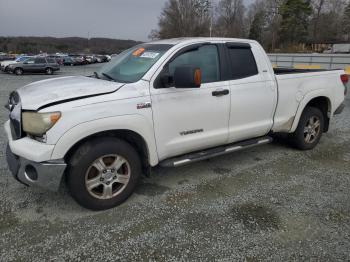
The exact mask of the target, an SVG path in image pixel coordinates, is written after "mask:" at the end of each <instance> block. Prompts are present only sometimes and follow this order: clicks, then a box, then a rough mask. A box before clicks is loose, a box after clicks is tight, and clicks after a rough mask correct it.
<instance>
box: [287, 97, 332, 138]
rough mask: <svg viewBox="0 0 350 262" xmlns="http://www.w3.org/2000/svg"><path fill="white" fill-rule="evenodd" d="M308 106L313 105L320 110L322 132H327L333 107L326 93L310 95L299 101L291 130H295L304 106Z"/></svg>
mask: <svg viewBox="0 0 350 262" xmlns="http://www.w3.org/2000/svg"><path fill="white" fill-rule="evenodd" d="M308 106H311V107H315V108H318V109H320V110H321V112H322V114H323V116H324V120H325V123H324V130H323V132H328V129H329V122H330V119H331V117H332V112H333V111H332V110H333V109H332V102H331V99H330V98H329V96H328V95H325V94H322V95H321V94H320V95H317V96H315V95H310V96H308V97H306V98H304V99H303V100H302V101H301V103H300V105H299V108H298V110H297V114H296V117H295V119H294V122H293V125H292V129H291V132H294V131H295V130H296V128H297V126H298V124H299V121H300V117H301V115H302V113H303V112H304V110H305V108H306V107H308Z"/></svg>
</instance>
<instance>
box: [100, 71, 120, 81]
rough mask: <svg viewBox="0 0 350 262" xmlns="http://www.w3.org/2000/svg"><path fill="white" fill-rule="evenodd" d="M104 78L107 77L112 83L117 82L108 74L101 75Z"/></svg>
mask: <svg viewBox="0 0 350 262" xmlns="http://www.w3.org/2000/svg"><path fill="white" fill-rule="evenodd" d="M101 74H102V75H103V76H105V77H106V78H108V79H109V80H111V81H114V82H117V81H116V80H115V79H114V78H113V77H111V76H110V75H109V74H106V73H101Z"/></svg>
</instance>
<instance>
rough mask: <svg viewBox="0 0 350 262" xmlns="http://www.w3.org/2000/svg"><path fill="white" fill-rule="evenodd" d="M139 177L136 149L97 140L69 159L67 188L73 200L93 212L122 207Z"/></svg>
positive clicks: (113, 141) (126, 145)
mask: <svg viewBox="0 0 350 262" xmlns="http://www.w3.org/2000/svg"><path fill="white" fill-rule="evenodd" d="M140 175H141V162H140V159H139V156H138V154H137V152H136V151H135V149H134V148H133V147H132V146H131V145H129V144H128V143H127V142H125V141H123V140H120V139H117V138H99V139H95V140H92V141H89V142H87V143H85V144H83V145H82V146H81V147H80V148H79V149H78V150H77V151H76V152H75V154H74V155H73V156H72V158H71V160H70V164H69V170H68V180H67V182H68V188H69V190H70V192H71V194H72V196H73V198H74V199H75V200H76V201H77V202H78V203H79V204H81V205H82V206H84V207H86V208H89V209H92V210H104V209H109V208H112V207H115V206H117V205H119V204H121V203H123V202H124V201H125V200H126V199H127V198H128V197H129V196H130V195H131V194H132V193H133V191H134V189H135V186H136V185H137V182H138V180H139V178H140Z"/></svg>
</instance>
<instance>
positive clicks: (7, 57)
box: [0, 54, 15, 62]
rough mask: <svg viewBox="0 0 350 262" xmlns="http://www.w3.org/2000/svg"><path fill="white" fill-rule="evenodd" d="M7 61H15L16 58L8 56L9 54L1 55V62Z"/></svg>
mask: <svg viewBox="0 0 350 262" xmlns="http://www.w3.org/2000/svg"><path fill="white" fill-rule="evenodd" d="M6 60H15V56H12V55H8V54H0V62H1V61H6Z"/></svg>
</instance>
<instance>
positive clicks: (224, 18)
mask: <svg viewBox="0 0 350 262" xmlns="http://www.w3.org/2000/svg"><path fill="white" fill-rule="evenodd" d="M245 11H246V10H245V6H244V4H243V1H242V0H221V1H219V3H218V6H217V8H216V15H217V19H216V26H215V35H217V36H224V37H243V36H245V34H246V32H247V28H246V27H245V25H244V18H245Z"/></svg>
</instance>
